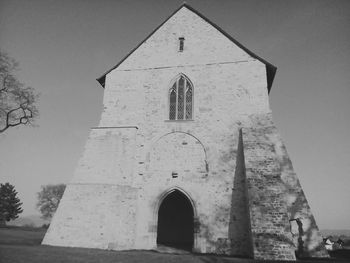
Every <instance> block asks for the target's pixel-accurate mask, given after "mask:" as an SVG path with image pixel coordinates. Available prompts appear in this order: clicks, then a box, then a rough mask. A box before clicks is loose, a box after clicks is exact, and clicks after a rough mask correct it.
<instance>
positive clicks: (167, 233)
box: [157, 190, 194, 251]
mask: <svg viewBox="0 0 350 263" xmlns="http://www.w3.org/2000/svg"><path fill="white" fill-rule="evenodd" d="M193 233H194V231H193V207H192V204H191V202H190V200H188V198H187V197H186V196H185V195H184V194H183V193H181V192H180V191H178V190H175V191H173V192H171V193H170V194H168V195H167V196H166V197H165V198H164V200H163V202H162V203H161V205H160V207H159V211H158V227H157V244H161V245H165V246H169V247H174V248H179V249H184V250H189V251H192V247H193Z"/></svg>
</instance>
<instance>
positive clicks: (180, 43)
mask: <svg viewBox="0 0 350 263" xmlns="http://www.w3.org/2000/svg"><path fill="white" fill-rule="evenodd" d="M184 46H185V38H184V37H179V51H180V52H182V51H184Z"/></svg>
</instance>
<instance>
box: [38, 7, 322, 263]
mask: <svg viewBox="0 0 350 263" xmlns="http://www.w3.org/2000/svg"><path fill="white" fill-rule="evenodd" d="M275 73H276V68H275V67H274V66H273V65H271V64H270V63H268V62H266V61H265V60H263V59H261V58H259V57H258V56H256V55H255V54H253V53H252V52H251V51H249V50H248V49H246V48H245V47H244V46H242V45H241V44H240V43H238V42H237V41H236V40H235V39H233V38H232V37H230V36H229V35H227V33H225V32H224V31H222V30H221V29H220V28H219V27H218V26H216V25H215V24H213V23H212V22H210V21H209V20H208V19H207V18H205V17H204V16H203V15H201V14H200V13H198V12H197V11H196V10H194V9H193V8H192V7H190V6H188V5H187V4H184V5H182V6H181V7H180V8H179V9H178V10H176V11H175V12H174V13H173V14H172V15H171V16H170V17H169V18H168V19H167V20H166V21H165V22H164V23H162V24H161V25H160V26H159V27H158V28H157V29H155V30H154V31H153V32H152V33H151V34H150V35H149V36H148V37H147V38H146V39H145V40H144V41H143V42H142V43H141V44H140V45H139V46H138V47H137V48H135V49H134V50H133V51H132V52H131V53H130V54H128V55H127V56H126V57H125V58H124V59H123V60H122V61H121V62H120V63H119V64H118V65H116V66H115V67H114V68H113V69H111V70H110V71H108V72H107V73H106V74H105V75H103V76H102V77H101V78H99V79H98V81H99V83H100V84H101V85H102V86H103V87H104V99H103V105H104V109H103V113H102V116H101V120H100V123H99V125H98V127H96V128H92V129H91V131H90V135H89V137H88V140H87V143H86V147H85V151H84V154H83V156H82V158H81V160H80V162H79V164H78V166H77V169H76V171H75V174H74V177H73V179H72V181H71V182H70V183H69V184H68V185H67V188H66V191H65V193H64V196H63V198H62V200H61V203H60V205H59V208H58V210H57V212H56V214H55V216H54V218H53V220H52V223H51V225H50V228H49V230H48V231H47V233H46V236H45V238H44V240H43V244H47V245H54V246H71V247H89V248H101V249H113V250H127V249H155V248H156V247H157V246H159V245H169V246H175V247H181V248H184V249H188V250H192V251H194V252H199V253H216V254H226V255H239V256H246V257H251V258H256V259H288V260H294V259H295V258H296V257H295V255H298V256H300V257H304V256H305V257H327V256H328V254H327V252H326V251H325V249H324V246H323V244H322V238H321V236H320V233H319V231H318V228H317V225H316V223H315V219H314V217H313V215H312V213H311V211H310V207H309V206H308V203H307V201H306V198H305V195H304V193H303V191H302V188H301V186H300V183H299V181H298V179H297V176H296V174H295V173H294V171H293V167H292V164H291V161H290V159H289V157H288V154H287V152H286V148H285V146H284V144H283V142H282V140H281V138H280V136H279V134H278V131H277V129H276V127H275V125H274V123H273V120H272V117H271V109H270V107H269V99H268V94H269V92H270V89H271V86H272V82H273V79H274V76H275ZM293 222H294V223H295V222H297V225H295V224H294V225H293Z"/></svg>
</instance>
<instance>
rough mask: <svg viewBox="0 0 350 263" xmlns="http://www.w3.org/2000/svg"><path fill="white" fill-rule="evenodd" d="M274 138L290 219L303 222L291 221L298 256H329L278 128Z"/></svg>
mask: <svg viewBox="0 0 350 263" xmlns="http://www.w3.org/2000/svg"><path fill="white" fill-rule="evenodd" d="M273 139H274V140H275V150H276V154H277V158H278V160H279V163H280V167H281V179H282V181H283V183H284V186H285V187H286V192H285V198H286V201H287V206H288V216H289V219H290V220H293V219H297V220H299V222H300V223H301V225H300V226H298V223H297V222H296V221H295V220H293V221H291V230H292V234H293V242H294V245H295V247H297V252H296V253H297V256H298V257H299V258H303V257H304V258H308V257H329V254H328V252H327V250H326V248H325V246H324V243H323V239H322V236H321V234H320V231H319V229H318V226H317V225H316V221H315V218H314V216H313V214H312V212H311V209H310V206H309V204H308V202H307V200H306V197H305V194H304V191H303V190H302V188H301V185H300V182H299V180H298V177H297V176H296V174H295V172H294V169H293V166H292V162H291V160H290V159H289V157H288V153H287V150H286V147H285V145H284V144H283V141H282V139H281V138H280V135H279V134H278V132H277V131H276V130H275V133H274V138H273Z"/></svg>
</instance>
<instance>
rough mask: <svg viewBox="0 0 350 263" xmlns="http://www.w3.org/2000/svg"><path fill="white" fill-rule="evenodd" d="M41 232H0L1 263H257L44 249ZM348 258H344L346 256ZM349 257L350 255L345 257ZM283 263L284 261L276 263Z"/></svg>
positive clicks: (15, 229) (206, 257)
mask: <svg viewBox="0 0 350 263" xmlns="http://www.w3.org/2000/svg"><path fill="white" fill-rule="evenodd" d="M45 231H46V230H45V229H40V228H18V227H8V228H0V263H22V262H25V263H41V262H48V263H59V262H62V263H63V262H64V263H92V262H94V263H95V262H101V263H102V262H103V263H112V262H113V263H117V262H118V263H119V262H120V263H122V262H128V263H141V262H142V263H148V262H149V263H161V262H166V263H175V262H181V263H210V262H215V263H238V262H242V263H257V262H267V261H258V260H252V259H242V258H230V257H219V256H213V255H195V254H185V255H184V254H182V255H174V254H163V253H158V252H155V251H142V250H139V251H122V252H120V251H118V252H117V251H106V250H99V249H84V248H65V247H51V246H41V245H40V242H41V240H42V238H43V236H44V234H45ZM344 255H345V254H344ZM348 256H350V255H349V253H348V254H346V255H345V257H348ZM349 258H350V257H348V259H331V260H307V261H301V262H303V263H307V262H312V263H316V262H349V261H350V259H349ZM274 262H276V263H277V262H283V261H274Z"/></svg>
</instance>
